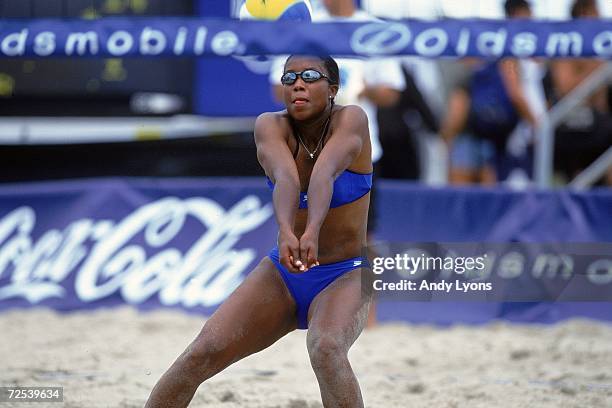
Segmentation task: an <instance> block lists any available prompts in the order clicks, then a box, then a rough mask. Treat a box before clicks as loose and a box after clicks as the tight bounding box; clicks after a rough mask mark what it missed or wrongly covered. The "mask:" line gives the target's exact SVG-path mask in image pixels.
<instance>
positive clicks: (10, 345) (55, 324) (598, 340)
mask: <svg viewBox="0 0 612 408" xmlns="http://www.w3.org/2000/svg"><path fill="white" fill-rule="evenodd" d="M203 321H204V318H202V317H200V316H194V315H187V314H185V313H182V312H180V311H174V310H163V311H155V312H149V313H141V312H138V311H136V310H134V309H132V308H130V307H128V306H125V307H120V308H115V309H103V310H97V311H93V312H75V313H70V314H58V313H56V312H53V311H50V310H46V309H30V310H13V311H8V312H4V313H2V314H0V333H1V334H0V338H1V341H0V385H4V386H7V385H21V386H34V385H38V386H51V385H54V386H63V387H64V402H63V403H54V404H43V403H18V404H13V405H14V406H15V407H26V406H35V407H43V406H51V407H58V408H59V407H88V408H93V407H142V406H143V405H144V402H145V400H146V398H147V396H148V395H149V392H150V390H151V388H152V387H153V385H154V384H155V382H156V381H157V379H158V378H159V377H160V375H161V374H162V373H163V372H164V371H165V369H166V368H168V366H169V365H170V364H171V363H172V361H174V359H175V358H176V356H177V355H178V354H179V353H180V352H181V351H182V350H183V349H184V347H185V346H186V345H187V344H188V343H189V342H190V341H191V340H192V338H193V337H194V336H195V335H196V333H197V332H198V331H199V330H200V327H201V325H202V323H203ZM305 340H306V332H304V331H296V332H293V333H291V334H290V335H288V336H286V337H285V338H283V339H281V340H280V341H278V342H277V343H276V344H275V345H274V346H272V347H270V348H269V349H267V350H265V351H263V352H261V353H259V354H256V355H254V356H251V357H249V358H247V359H245V360H242V361H240V362H238V363H237V364H235V365H233V366H231V367H229V368H228V369H227V370H226V371H224V372H222V373H221V374H219V375H217V376H216V377H213V378H212V379H211V380H209V381H208V382H206V383H204V384H202V385H201V386H200V388H199V389H198V392H197V393H196V396H195V397H194V399H193V401H192V404H191V405H190V406H192V407H223V408H234V407H253V408H255V407H262V408H263V407H267V408H273V407H278V408H314V407H321V406H322V405H321V403H320V398H319V392H318V387H317V383H316V379H315V377H314V374H313V373H312V370H311V368H310V365H309V362H308V356H307V353H306V345H305ZM350 358H351V362H352V365H353V367H354V369H355V372H356V373H357V376H358V378H359V381H360V383H361V387H362V391H363V394H364V400H365V402H366V406H367V407H384V408H387V407H487V408H489V407H581V408H582V407H612V325H610V324H606V323H603V322H597V321H591V320H585V319H580V320H571V321H565V322H562V323H560V324H556V325H552V326H544V325H516V324H509V323H505V322H494V323H491V324H487V325H484V326H460V325H457V326H453V327H450V328H439V327H434V326H427V325H418V326H416V325H407V324H391V325H389V324H385V325H380V326H378V327H377V328H374V329H369V330H367V331H366V332H364V334H362V336H361V337H360V338H359V340H358V341H357V343H356V344H355V346H354V347H353V348H352V349H351V353H350ZM5 406H6V407H9V406H11V404H8V403H0V407H5Z"/></svg>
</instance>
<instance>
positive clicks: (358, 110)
mask: <svg viewBox="0 0 612 408" xmlns="http://www.w3.org/2000/svg"><path fill="white" fill-rule="evenodd" d="M335 111H336V113H337V115H338V116H339V117H341V118H343V119H349V120H354V119H366V120H367V119H368V116H367V115H366V113H365V111H364V110H363V108H362V107H361V106H358V105H335Z"/></svg>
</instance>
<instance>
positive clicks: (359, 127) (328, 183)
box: [300, 106, 369, 268]
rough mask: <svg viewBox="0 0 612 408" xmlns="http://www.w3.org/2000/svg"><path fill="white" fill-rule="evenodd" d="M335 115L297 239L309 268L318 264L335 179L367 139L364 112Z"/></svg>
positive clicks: (354, 108) (353, 110)
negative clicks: (321, 236)
mask: <svg viewBox="0 0 612 408" xmlns="http://www.w3.org/2000/svg"><path fill="white" fill-rule="evenodd" d="M338 115H339V116H338V120H337V125H336V126H335V129H334V130H333V136H332V137H331V138H330V139H329V141H328V142H327V143H326V144H325V148H324V149H323V150H322V151H321V155H320V156H319V158H318V159H317V162H316V163H315V165H314V168H313V170H312V174H311V175H310V183H309V185H308V222H307V224H306V229H305V231H304V234H303V235H302V237H301V238H300V253H301V254H300V256H301V259H302V260H306V261H307V265H308V267H309V268H310V267H312V266H314V265H316V263H317V262H318V242H319V230H320V229H321V225H322V224H323V221H324V220H325V217H326V216H327V212H328V211H329V204H330V202H331V197H332V194H333V187H334V180H335V179H336V177H338V176H339V175H340V173H342V172H343V171H344V170H346V169H347V168H348V167H349V166H350V165H351V164H352V163H353V162H354V161H355V159H356V158H357V157H358V156H359V154H360V153H361V150H362V147H363V145H364V141H365V140H367V139H369V132H368V117H367V116H366V114H365V112H364V111H363V109H361V108H360V107H358V106H347V107H345V108H344V109H342V110H341V111H339V112H338ZM368 159H369V158H368Z"/></svg>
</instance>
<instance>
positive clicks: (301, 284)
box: [268, 247, 369, 329]
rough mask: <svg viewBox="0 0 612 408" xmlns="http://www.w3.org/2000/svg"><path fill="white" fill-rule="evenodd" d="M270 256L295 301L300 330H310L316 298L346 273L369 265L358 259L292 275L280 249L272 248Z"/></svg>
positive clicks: (364, 260)
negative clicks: (311, 308) (309, 318)
mask: <svg viewBox="0 0 612 408" xmlns="http://www.w3.org/2000/svg"><path fill="white" fill-rule="evenodd" d="M268 256H269V257H270V259H271V260H272V262H274V265H276V268H277V269H278V271H279V272H280V274H281V277H282V278H283V281H285V285H287V289H289V292H290V293H291V296H293V299H294V300H295V304H296V307H297V310H296V314H297V320H298V328H299V329H307V328H308V308H309V307H310V303H311V302H312V300H313V299H314V298H315V296H317V295H318V294H319V293H320V292H321V291H322V290H323V289H325V288H326V287H327V286H328V285H329V284H330V283H332V282H333V281H335V280H336V279H338V278H339V277H340V276H342V275H344V274H345V273H347V272H350V271H352V270H353V269H357V268H361V267H364V266H368V265H369V263H368V260H367V259H366V258H363V257H356V258H350V259H346V260H344V261H340V262H334V263H330V264H325V265H319V266H315V267H314V268H310V269H309V270H308V271H306V272H303V273H291V272H289V271H288V270H287V269H286V268H285V267H284V266H283V265H281V263H280V260H279V255H278V247H274V248H272V250H271V251H270V254H269V255H268Z"/></svg>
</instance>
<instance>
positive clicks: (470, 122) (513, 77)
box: [440, 0, 536, 184]
mask: <svg viewBox="0 0 612 408" xmlns="http://www.w3.org/2000/svg"><path fill="white" fill-rule="evenodd" d="M504 9H505V11H506V17H508V18H528V17H530V16H531V9H530V6H529V3H528V2H527V1H526V0H506V2H505V4H504ZM464 64H465V65H466V66H467V67H468V68H470V67H471V72H470V73H469V74H468V75H467V76H465V79H464V80H463V81H461V82H460V84H459V86H458V87H457V88H456V89H454V90H453V91H452V93H451V95H450V97H449V102H448V109H447V115H446V117H445V119H444V120H443V123H442V126H441V130H440V134H441V135H442V137H443V139H444V140H445V141H446V143H447V144H448V145H449V149H450V152H451V153H450V174H449V178H450V182H451V183H453V184H466V183H480V184H493V183H495V182H497V181H499V180H504V179H505V178H506V176H507V175H508V173H509V171H510V168H509V162H510V160H509V158H508V155H507V152H506V144H507V142H508V139H509V137H510V135H511V134H512V133H513V131H514V129H515V128H516V126H517V125H518V124H519V123H520V122H521V121H523V122H525V124H526V125H525V126H527V127H528V128H531V129H533V127H534V126H535V125H536V117H535V115H534V113H533V112H532V109H531V107H530V104H529V102H528V99H527V97H526V95H525V92H524V90H523V84H522V78H521V69H520V66H519V61H517V60H516V59H510V58H506V59H503V60H501V61H483V60H474V59H466V60H464Z"/></svg>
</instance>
